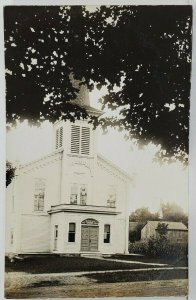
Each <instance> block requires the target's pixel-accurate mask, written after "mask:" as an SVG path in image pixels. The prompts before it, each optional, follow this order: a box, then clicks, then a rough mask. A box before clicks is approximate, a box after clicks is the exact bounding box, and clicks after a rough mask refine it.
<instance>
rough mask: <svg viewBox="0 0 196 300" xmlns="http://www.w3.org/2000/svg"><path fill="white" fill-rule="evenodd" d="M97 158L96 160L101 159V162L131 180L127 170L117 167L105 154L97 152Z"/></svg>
mask: <svg viewBox="0 0 196 300" xmlns="http://www.w3.org/2000/svg"><path fill="white" fill-rule="evenodd" d="M97 158H98V162H100V161H101V162H102V163H104V164H106V165H108V166H109V167H110V168H112V169H113V170H116V171H117V172H119V173H120V174H121V175H122V176H124V177H126V179H128V180H132V177H131V176H130V175H129V174H128V173H127V172H125V171H124V170H123V169H121V168H120V167H118V166H117V165H116V164H115V163H113V162H112V161H111V160H109V159H107V158H106V157H105V156H103V155H101V154H98V155H97Z"/></svg>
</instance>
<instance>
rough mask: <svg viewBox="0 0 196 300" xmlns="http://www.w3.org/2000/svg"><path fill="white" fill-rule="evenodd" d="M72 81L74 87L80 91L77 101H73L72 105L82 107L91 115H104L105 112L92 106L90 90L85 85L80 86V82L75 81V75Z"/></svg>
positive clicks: (71, 77) (71, 76)
mask: <svg viewBox="0 0 196 300" xmlns="http://www.w3.org/2000/svg"><path fill="white" fill-rule="evenodd" d="M70 80H71V82H72V84H73V86H74V87H75V88H77V89H79V92H78V94H77V96H76V99H75V100H73V101H72V102H71V103H73V105H78V106H80V107H83V108H85V109H86V111H87V113H88V114H89V115H93V116H96V117H99V116H101V115H102V114H103V111H101V110H99V109H96V108H94V107H92V106H91V105H90V97H89V90H88V88H87V86H86V85H85V84H80V83H81V81H80V80H76V79H74V76H73V74H71V75H70Z"/></svg>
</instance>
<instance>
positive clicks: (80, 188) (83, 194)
mask: <svg viewBox="0 0 196 300" xmlns="http://www.w3.org/2000/svg"><path fill="white" fill-rule="evenodd" d="M86 202H87V185H86V184H78V183H72V185H71V193H70V204H80V205H86Z"/></svg>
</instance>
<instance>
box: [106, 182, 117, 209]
mask: <svg viewBox="0 0 196 300" xmlns="http://www.w3.org/2000/svg"><path fill="white" fill-rule="evenodd" d="M107 206H109V207H115V206H116V189H115V187H114V186H110V187H109V189H108V194H107Z"/></svg>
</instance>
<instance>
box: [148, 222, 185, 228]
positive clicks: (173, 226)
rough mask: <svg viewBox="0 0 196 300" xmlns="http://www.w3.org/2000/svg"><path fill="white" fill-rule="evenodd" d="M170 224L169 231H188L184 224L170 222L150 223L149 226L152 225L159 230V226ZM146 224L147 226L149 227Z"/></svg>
mask: <svg viewBox="0 0 196 300" xmlns="http://www.w3.org/2000/svg"><path fill="white" fill-rule="evenodd" d="M159 223H161V224H168V227H167V229H168V230H188V229H187V227H186V226H185V225H184V224H183V223H182V222H170V221H148V222H147V224H150V225H151V226H153V227H154V229H155V230H156V229H157V226H158V224H159ZM147 224H146V225H147Z"/></svg>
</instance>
